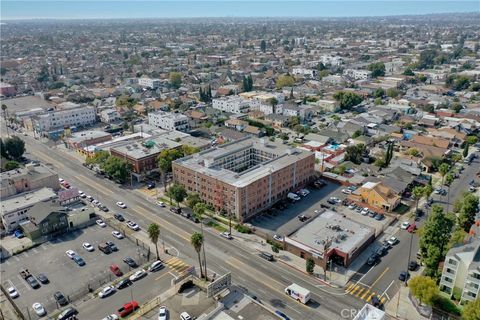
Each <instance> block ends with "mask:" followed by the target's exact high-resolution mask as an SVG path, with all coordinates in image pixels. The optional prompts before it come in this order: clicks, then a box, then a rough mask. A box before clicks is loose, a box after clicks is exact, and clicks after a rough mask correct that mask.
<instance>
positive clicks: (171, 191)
mask: <svg viewBox="0 0 480 320" xmlns="http://www.w3.org/2000/svg"><path fill="white" fill-rule="evenodd" d="M167 193H168V195H169V197H170V198H172V199H174V200H175V201H176V202H177V206H178V207H180V202H183V200H185V198H186V197H187V191H186V190H185V187H184V186H182V185H181V184H178V183H174V184H173V185H171V186H170V188H168V191H167Z"/></svg>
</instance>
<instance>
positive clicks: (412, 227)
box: [407, 223, 417, 233]
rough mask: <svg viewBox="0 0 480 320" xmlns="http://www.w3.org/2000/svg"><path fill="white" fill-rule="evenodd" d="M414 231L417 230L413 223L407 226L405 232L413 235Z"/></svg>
mask: <svg viewBox="0 0 480 320" xmlns="http://www.w3.org/2000/svg"><path fill="white" fill-rule="evenodd" d="M415 230H417V225H416V224H415V223H413V224H411V225H410V226H408V228H407V231H408V232H410V233H414V232H415Z"/></svg>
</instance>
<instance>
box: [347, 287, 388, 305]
mask: <svg viewBox="0 0 480 320" xmlns="http://www.w3.org/2000/svg"><path fill="white" fill-rule="evenodd" d="M345 292H346V293H347V294H349V295H352V296H354V297H357V298H359V299H361V300H363V301H365V302H370V301H371V300H372V298H373V297H375V296H376V297H377V298H378V299H379V300H380V302H381V303H382V304H385V302H386V301H387V299H386V298H385V297H384V296H383V297H380V294H378V293H377V292H375V291H373V290H371V289H370V288H369V287H367V286H364V285H362V284H360V283H352V282H350V283H349V284H347V286H346V288H345Z"/></svg>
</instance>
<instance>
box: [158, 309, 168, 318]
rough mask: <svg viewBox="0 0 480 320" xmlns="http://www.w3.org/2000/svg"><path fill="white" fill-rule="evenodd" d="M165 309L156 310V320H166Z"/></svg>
mask: <svg viewBox="0 0 480 320" xmlns="http://www.w3.org/2000/svg"><path fill="white" fill-rule="evenodd" d="M167 312H168V311H167V307H165V306H161V307H160V308H159V309H158V320H167Z"/></svg>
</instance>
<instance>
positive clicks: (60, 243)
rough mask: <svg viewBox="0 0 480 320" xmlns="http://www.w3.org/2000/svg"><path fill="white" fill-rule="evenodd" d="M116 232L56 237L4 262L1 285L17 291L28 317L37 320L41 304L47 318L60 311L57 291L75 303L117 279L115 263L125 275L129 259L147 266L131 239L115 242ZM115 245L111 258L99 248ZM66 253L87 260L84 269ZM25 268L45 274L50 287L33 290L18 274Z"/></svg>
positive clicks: (92, 230)
mask: <svg viewBox="0 0 480 320" xmlns="http://www.w3.org/2000/svg"><path fill="white" fill-rule="evenodd" d="M112 230H113V229H111V228H110V227H108V226H107V227H104V228H101V227H100V226H98V225H94V226H91V227H88V228H85V229H82V230H76V231H74V232H71V233H67V234H64V235H61V236H59V237H57V238H56V239H54V240H52V241H48V242H45V243H43V244H42V245H40V246H37V247H35V248H32V249H29V250H28V251H25V252H23V253H21V254H19V255H15V256H13V257H10V258H9V259H7V260H5V261H3V263H2V265H1V269H2V285H3V286H4V287H5V288H8V287H11V286H13V287H15V288H16V290H17V291H18V293H19V294H20V296H19V297H18V298H16V299H15V300H14V301H15V303H16V304H17V306H18V307H19V309H20V310H21V311H22V312H23V313H24V315H25V316H26V317H29V318H31V319H35V318H36V317H37V316H36V315H35V313H34V312H33V310H32V304H33V303H35V302H40V303H41V304H42V305H43V306H44V307H45V309H46V311H47V314H50V313H52V312H53V311H54V310H55V309H57V304H56V302H55V299H54V298H53V293H54V292H56V291H60V292H62V293H63V294H64V295H65V297H67V298H68V299H70V300H71V301H72V302H73V301H75V300H77V299H79V298H84V297H85V296H87V294H88V292H89V289H91V290H95V289H97V288H99V287H100V286H102V285H104V284H105V283H107V282H109V281H111V280H113V279H114V278H115V277H116V276H115V275H114V274H113V273H112V272H111V271H110V270H109V266H110V265H111V264H112V263H115V264H117V265H118V266H119V267H120V269H121V270H122V271H123V272H124V273H126V272H128V271H129V266H128V265H127V264H125V263H124V262H123V261H122V259H123V258H125V257H127V256H129V257H131V258H133V259H134V260H135V261H136V262H137V263H138V264H139V265H140V264H142V263H144V262H146V258H145V256H146V252H144V250H142V249H141V247H137V246H136V245H135V243H133V242H132V241H130V240H128V239H126V238H125V239H121V240H119V239H116V238H114V237H113V236H112V234H111V232H112ZM106 241H113V243H114V244H115V245H116V246H117V248H118V251H117V252H112V253H110V254H109V255H106V254H104V253H103V252H101V251H100V250H98V244H100V243H105V242H106ZM84 242H88V243H90V244H91V245H92V246H93V247H94V248H95V250H94V251H92V252H88V251H87V250H86V249H84V248H83V247H82V244H83V243H84ZM67 250H73V251H75V252H76V253H77V254H78V255H79V256H81V257H82V258H83V260H85V262H86V265H85V266H79V265H77V264H76V263H75V262H74V261H73V260H72V259H70V258H69V257H67V255H66V254H65V252H66V251H67ZM22 268H26V269H28V270H29V272H30V273H31V274H32V275H33V276H35V277H37V275H38V274H39V273H43V274H45V275H46V276H47V277H48V279H49V283H48V284H41V287H40V288H38V289H33V288H31V287H30V286H29V285H28V283H27V282H26V281H25V280H24V279H23V278H22V277H21V276H20V274H19V271H20V269H22Z"/></svg>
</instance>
